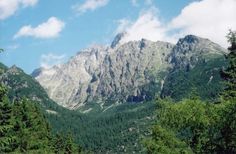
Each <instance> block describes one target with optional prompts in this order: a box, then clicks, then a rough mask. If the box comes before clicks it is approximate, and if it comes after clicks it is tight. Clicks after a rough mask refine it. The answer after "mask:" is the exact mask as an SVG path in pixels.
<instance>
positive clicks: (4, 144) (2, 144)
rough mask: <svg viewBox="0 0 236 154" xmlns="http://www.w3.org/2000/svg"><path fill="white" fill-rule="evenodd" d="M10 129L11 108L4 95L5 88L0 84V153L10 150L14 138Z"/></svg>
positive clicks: (11, 127)
mask: <svg viewBox="0 0 236 154" xmlns="http://www.w3.org/2000/svg"><path fill="white" fill-rule="evenodd" d="M12 129H13V124H12V108H11V106H10V103H9V100H8V99H7V97H6V88H5V87H4V86H2V85H0V153H5V152H10V151H11V148H12V143H13V141H14V139H15V138H14V136H13V135H12Z"/></svg>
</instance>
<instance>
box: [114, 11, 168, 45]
mask: <svg viewBox="0 0 236 154" xmlns="http://www.w3.org/2000/svg"><path fill="white" fill-rule="evenodd" d="M157 12H158V11H157V9H156V8H151V9H149V10H148V11H144V12H142V13H141V14H140V16H139V17H138V19H137V20H136V21H134V22H132V21H130V20H127V19H121V20H119V21H118V23H119V25H118V27H117V29H116V33H119V32H123V31H125V32H126V35H125V36H124V37H123V39H122V40H121V42H122V43H125V42H128V41H134V40H140V39H142V38H145V39H148V40H152V41H157V40H163V41H170V40H171V39H170V38H169V37H168V36H167V35H166V33H167V32H166V31H167V29H166V28H165V25H163V24H162V23H161V21H160V19H159V18H158V16H157Z"/></svg>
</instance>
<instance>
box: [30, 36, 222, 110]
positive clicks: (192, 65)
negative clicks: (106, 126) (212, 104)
mask: <svg viewBox="0 0 236 154" xmlns="http://www.w3.org/2000/svg"><path fill="white" fill-rule="evenodd" d="M124 35H125V33H122V34H119V35H117V37H116V38H115V39H114V41H113V42H112V45H111V47H102V46H95V47H92V48H89V49H85V50H82V51H80V52H79V53H78V54H77V55H76V56H74V57H72V58H71V59H70V60H69V62H67V63H65V64H60V65H56V66H53V67H52V68H49V69H45V68H42V69H38V70H36V71H34V72H33V76H34V77H35V79H36V80H38V81H39V83H40V84H41V85H42V86H43V87H44V88H45V89H46V91H47V93H48V95H49V96H50V98H52V99H53V100H54V101H56V102H57V103H58V104H59V105H62V106H64V107H66V108H70V109H77V108H80V109H82V110H83V108H84V110H85V109H86V110H87V109H90V108H88V105H89V104H90V105H89V106H91V103H93V104H94V105H95V104H97V105H98V106H100V108H101V109H102V110H106V108H109V107H110V106H111V105H114V104H117V103H118V104H119V103H124V102H142V101H145V100H152V99H153V98H155V97H157V96H159V95H160V94H161V95H162V96H173V97H175V96H174V95H175V94H172V93H174V92H173V91H175V86H176V85H177V84H178V85H177V86H178V87H184V86H188V84H185V83H187V82H188V80H190V82H192V81H194V80H195V77H196V79H199V80H200V81H203V84H205V85H207V84H206V83H207V82H208V81H209V80H212V81H211V83H213V84H214V85H215V84H216V85H217V86H216V88H212V89H210V88H208V89H210V90H212V91H213V93H214V95H216V93H218V91H219V90H220V87H221V86H220V85H219V84H218V83H219V80H218V77H217V75H213V74H217V73H218V72H219V69H220V67H222V65H225V62H224V61H225V60H224V53H225V52H226V50H225V49H223V48H222V47H220V46H219V45H217V44H215V43H213V42H211V41H210V40H208V39H204V38H200V37H197V36H194V35H188V36H186V37H184V38H182V39H180V40H179V41H178V43H177V44H176V45H172V44H170V43H166V42H160V41H157V42H152V41H148V40H145V39H142V40H140V41H131V42H128V43H124V44H121V43H120V40H121V39H122V37H123V36H124ZM219 59H220V61H222V62H219V64H217V63H218V60H219ZM211 63H213V64H211ZM208 64H209V68H208V69H207V70H205V71H204V74H207V73H206V71H208V72H209V71H210V72H213V74H212V73H208V75H207V76H201V75H200V76H197V75H196V74H195V75H194V76H195V77H194V76H192V78H191V77H187V79H186V80H183V81H184V82H183V81H181V80H182V77H181V76H186V73H187V74H189V73H188V72H190V70H194V69H198V70H203V69H206V68H204V67H207V66H208ZM215 65H216V66H215ZM216 69H217V70H218V72H217V71H214V70H216ZM180 72H183V73H180ZM194 72H196V71H193V72H192V73H190V74H193V73H194ZM214 72H215V73H214ZM199 73H201V71H199ZM209 74H211V75H210V76H209ZM190 76H191V75H190ZM211 76H212V77H211ZM189 78H191V79H189ZM210 78H212V79H210ZM215 79H217V80H216V81H215ZM193 84H194V85H195V84H196V85H197V84H199V83H198V82H193ZM218 85H219V86H218ZM207 86H208V85H207ZM210 86H211V85H209V87H210ZM187 90H189V89H187ZM183 93H185V92H184V91H183ZM176 95H179V94H178V93H177V94H176ZM180 96H181V95H180ZM204 97H205V96H204ZM206 97H208V96H206ZM97 105H95V106H97ZM91 109H93V107H92V108H91Z"/></svg>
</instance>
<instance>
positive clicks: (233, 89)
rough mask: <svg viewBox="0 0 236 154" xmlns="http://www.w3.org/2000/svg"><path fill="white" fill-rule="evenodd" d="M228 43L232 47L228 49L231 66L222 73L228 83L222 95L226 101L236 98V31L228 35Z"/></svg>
mask: <svg viewBox="0 0 236 154" xmlns="http://www.w3.org/2000/svg"><path fill="white" fill-rule="evenodd" d="M227 38H228V42H229V43H230V44H231V46H230V47H229V48H228V49H229V51H230V53H229V54H228V55H226V58H227V59H228V60H229V66H228V68H227V69H226V70H223V71H222V73H221V76H222V78H223V79H224V80H225V81H226V82H225V84H226V88H225V90H224V92H223V94H222V96H223V97H224V99H226V100H229V99H235V98H236V31H232V30H230V32H229V33H228V35H227Z"/></svg>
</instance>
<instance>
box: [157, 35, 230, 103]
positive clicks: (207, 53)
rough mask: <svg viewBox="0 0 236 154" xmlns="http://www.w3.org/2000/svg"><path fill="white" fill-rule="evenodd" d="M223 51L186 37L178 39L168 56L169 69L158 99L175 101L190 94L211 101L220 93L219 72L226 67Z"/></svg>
mask: <svg viewBox="0 0 236 154" xmlns="http://www.w3.org/2000/svg"><path fill="white" fill-rule="evenodd" d="M226 52H227V50H225V49H223V48H222V47H220V46H219V45H217V44H215V43H213V42H211V41H210V40H208V39H203V38H200V37H197V36H193V35H188V36H186V37H185V38H183V39H180V40H179V41H178V43H177V44H176V46H175V47H174V48H173V50H172V52H171V54H170V55H169V58H168V59H169V61H170V63H171V65H172V69H170V71H169V73H168V75H167V76H166V78H165V83H164V85H163V89H162V94H161V96H162V97H166V96H170V97H172V98H173V99H175V100H177V101H178V100H181V99H182V98H188V97H190V96H189V95H191V91H194V92H193V93H195V94H197V95H199V96H200V97H201V98H202V99H205V100H215V99H217V98H218V94H219V93H220V92H221V91H222V90H223V84H222V79H221V77H220V71H221V70H222V68H223V67H224V66H227V61H226V59H225V57H224V55H225V53H226Z"/></svg>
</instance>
